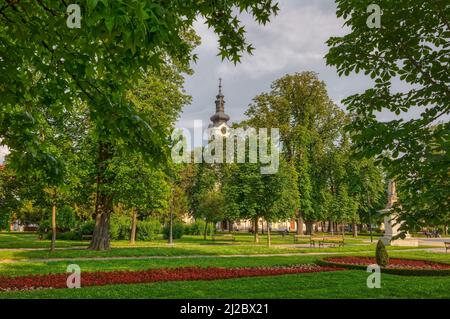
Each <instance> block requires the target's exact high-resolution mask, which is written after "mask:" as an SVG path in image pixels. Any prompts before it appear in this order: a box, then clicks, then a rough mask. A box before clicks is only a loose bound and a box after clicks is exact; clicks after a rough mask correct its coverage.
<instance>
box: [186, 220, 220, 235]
mask: <svg viewBox="0 0 450 319" xmlns="http://www.w3.org/2000/svg"><path fill="white" fill-rule="evenodd" d="M205 224H206V222H205V221H204V220H196V221H195V222H194V223H192V224H188V225H185V226H184V233H185V234H186V235H203V233H204V231H205ZM214 231H215V227H214V224H213V223H209V224H208V229H207V230H206V234H207V235H212V234H213V233H214Z"/></svg>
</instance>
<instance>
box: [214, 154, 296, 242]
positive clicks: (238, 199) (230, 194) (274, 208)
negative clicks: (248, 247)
mask: <svg viewBox="0 0 450 319" xmlns="http://www.w3.org/2000/svg"><path fill="white" fill-rule="evenodd" d="M228 168H229V169H228V171H227V173H226V174H225V175H224V179H223V185H222V191H223V193H224V197H225V212H226V214H227V215H228V216H233V217H235V219H238V218H242V219H249V220H252V221H253V224H254V236H255V242H256V243H258V242H259V236H258V227H259V226H258V224H259V219H261V218H263V219H265V220H266V221H269V222H274V221H279V220H286V219H290V218H292V217H294V213H295V209H296V208H297V207H298V188H297V174H296V172H295V170H294V169H293V167H292V165H289V164H288V163H287V162H286V161H285V160H283V159H280V167H279V170H278V172H277V173H275V174H266V175H264V174H261V171H260V169H261V165H260V164H252V163H242V164H230V165H229V167H228ZM268 244H270V237H269V238H268Z"/></svg>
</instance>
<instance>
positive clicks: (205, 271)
mask: <svg viewBox="0 0 450 319" xmlns="http://www.w3.org/2000/svg"><path fill="white" fill-rule="evenodd" d="M336 270H343V269H342V268H337V267H328V266H319V265H296V266H291V267H255V268H250V267H249V268H218V267H209V268H199V267H183V268H162V269H148V270H141V271H110V272H85V273H83V272H82V273H81V286H82V287H86V286H104V285H113V284H136V283H151V282H159V281H190V280H216V279H230V278H240V277H254V276H275V275H286V274H300V273H313V272H323V271H336ZM68 275H69V274H68V273H61V274H49V275H30V276H19V277H5V276H0V291H12V290H34V289H49V288H67V284H66V281H67V277H68Z"/></svg>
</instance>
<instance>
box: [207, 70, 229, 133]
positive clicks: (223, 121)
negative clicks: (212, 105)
mask: <svg viewBox="0 0 450 319" xmlns="http://www.w3.org/2000/svg"><path fill="white" fill-rule="evenodd" d="M210 120H211V122H212V124H210V125H209V126H208V129H209V136H210V137H211V136H212V135H213V134H216V135H219V134H220V135H222V136H227V135H228V129H229V126H228V123H227V122H228V121H229V120H230V117H229V116H228V115H227V114H225V100H224V95H223V94H222V79H219V93H218V94H217V96H216V113H215V114H214V115H213V116H211V117H210Z"/></svg>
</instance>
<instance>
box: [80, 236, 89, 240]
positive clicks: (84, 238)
mask: <svg viewBox="0 0 450 319" xmlns="http://www.w3.org/2000/svg"><path fill="white" fill-rule="evenodd" d="M91 239H92V235H81V240H91Z"/></svg>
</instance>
